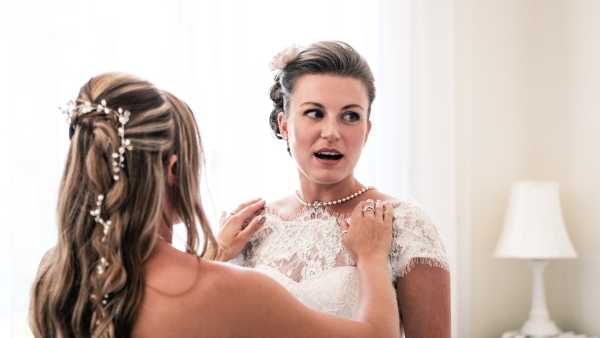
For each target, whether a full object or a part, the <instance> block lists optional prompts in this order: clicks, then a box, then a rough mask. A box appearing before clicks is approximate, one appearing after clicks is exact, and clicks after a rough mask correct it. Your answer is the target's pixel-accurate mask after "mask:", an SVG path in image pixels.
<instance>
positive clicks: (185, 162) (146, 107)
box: [30, 73, 399, 338]
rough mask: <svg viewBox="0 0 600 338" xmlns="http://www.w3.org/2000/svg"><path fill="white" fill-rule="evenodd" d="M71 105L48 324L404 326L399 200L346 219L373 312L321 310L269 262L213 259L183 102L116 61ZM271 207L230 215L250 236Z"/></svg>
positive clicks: (48, 260)
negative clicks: (267, 266) (398, 281)
mask: <svg viewBox="0 0 600 338" xmlns="http://www.w3.org/2000/svg"><path fill="white" fill-rule="evenodd" d="M64 112H65V114H66V117H67V119H68V121H69V137H70V146H69V152H68V156H67V161H66V164H65V169H64V173H63V177H62V181H61V184H60V192H59V196H58V220H57V221H58V239H57V242H56V245H55V246H54V247H53V248H52V249H51V250H50V251H48V253H47V254H46V255H45V257H44V258H43V259H42V262H41V264H40V267H39V272H38V275H37V277H36V280H35V282H34V284H33V290H32V297H31V305H30V326H31V330H32V332H33V335H34V336H35V337H38V338H41V337H45V338H72V337H94V338H115V337H119V338H122V337H144V338H154V337H156V338H159V337H160V338H167V337H178V338H186V337H190V338H191V337H200V338H203V337H211V338H213V337H224V338H227V337H260V338H268V337H291V338H293V337H316V338H318V337H356V338H359V337H378V338H387V337H398V335H399V331H398V326H397V325H398V323H397V317H398V315H397V311H396V303H395V299H394V298H393V289H392V288H391V286H390V285H388V284H387V283H385V282H382V280H384V278H385V276H387V275H388V274H389V268H388V266H387V262H386V252H387V251H388V250H389V246H390V243H391V221H392V216H391V209H387V210H384V208H383V206H380V207H378V208H377V209H376V210H375V213H374V214H368V215H365V214H363V213H362V211H361V210H362V209H361V207H360V206H359V207H358V208H357V210H356V212H354V213H353V215H352V221H351V225H348V227H346V228H345V230H344V233H345V235H344V245H345V246H346V247H347V248H348V250H349V251H350V252H351V253H352V255H354V257H355V259H356V260H357V261H358V270H359V274H360V278H361V281H360V287H361V291H362V295H361V297H360V304H361V311H360V312H359V313H357V314H356V316H355V317H354V318H353V320H348V319H343V318H339V317H335V316H332V315H330V314H324V313H320V312H317V311H315V310H314V309H310V308H308V307H306V306H304V305H303V304H302V303H300V302H299V301H297V300H296V299H295V298H294V297H293V296H292V295H290V294H289V293H288V292H286V290H285V289H284V288H283V287H281V286H280V285H279V284H277V283H276V282H274V281H273V280H271V279H269V278H268V277H266V276H264V275H263V274H261V273H258V272H254V271H251V270H248V269H243V268H238V267H233V266H229V265H227V264H223V263H218V262H214V261H211V259H213V258H215V257H217V256H221V255H222V251H223V250H222V249H221V248H219V246H218V245H217V242H216V240H215V237H214V236H213V234H212V232H211V229H210V225H209V223H208V221H207V217H206V215H205V212H204V209H203V208H202V203H201V199H200V195H199V191H200V189H199V179H198V177H199V175H200V171H201V168H202V163H203V153H202V144H201V141H200V135H199V133H198V127H197V125H196V121H195V120H194V115H193V114H192V111H191V110H190V108H189V107H188V106H187V105H186V104H185V103H184V102H182V101H181V100H179V99H178V98H177V97H175V96H174V95H172V94H170V93H168V92H165V91H162V90H160V89H158V88H156V87H155V86H154V85H152V84H151V83H149V82H147V81H144V80H141V79H138V78H136V77H133V76H130V75H125V74H113V73H109V74H101V75H98V76H96V77H93V78H92V79H90V80H89V81H88V82H87V83H85V85H84V86H83V87H82V88H81V91H80V92H79V95H78V96H77V98H76V100H75V101H73V102H71V104H70V105H69V106H68V107H66V109H65V110H64ZM65 136H66V135H65ZM263 207H264V201H249V202H246V203H244V204H242V205H241V206H240V208H239V209H238V210H236V211H235V212H233V213H232V214H231V216H230V217H228V219H227V220H226V222H225V225H226V226H227V227H229V228H239V227H242V225H246V224H247V226H245V228H244V230H243V231H241V232H239V233H238V237H239V238H242V237H247V238H250V236H251V235H252V234H253V233H254V231H255V230H256V229H258V228H259V225H260V224H261V222H262V218H261V217H260V216H256V214H257V212H259V211H260V210H262V209H263ZM175 223H183V224H184V225H185V227H186V230H187V241H186V243H187V251H186V252H182V251H179V250H177V249H175V248H173V247H172V246H171V239H172V226H173V224H175ZM197 226H199V227H200V229H201V231H202V235H203V236H202V237H203V244H202V245H201V247H202V249H201V250H198V249H199V246H200V244H199V243H200V238H199V237H200V236H199V233H198V230H197ZM207 243H211V245H210V249H209V247H208V245H207Z"/></svg>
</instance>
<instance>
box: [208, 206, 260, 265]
mask: <svg viewBox="0 0 600 338" xmlns="http://www.w3.org/2000/svg"><path fill="white" fill-rule="evenodd" d="M264 208H265V201H264V200H263V199H260V198H259V199H254V200H250V201H248V202H245V203H242V204H240V205H239V206H238V207H237V209H236V210H235V211H233V212H231V213H230V214H229V215H223V216H222V217H221V222H220V223H221V229H220V230H219V234H218V236H217V242H218V244H219V247H220V250H219V253H218V255H217V259H218V260H221V261H228V260H230V259H232V258H234V257H236V256H237V255H239V254H240V252H242V250H243V249H244V246H246V243H248V241H249V240H250V238H252V235H253V234H254V233H255V232H256V231H257V230H258V229H260V227H261V226H262V225H263V224H264V223H265V216H264V215H262V214H261V213H262V211H263V210H264Z"/></svg>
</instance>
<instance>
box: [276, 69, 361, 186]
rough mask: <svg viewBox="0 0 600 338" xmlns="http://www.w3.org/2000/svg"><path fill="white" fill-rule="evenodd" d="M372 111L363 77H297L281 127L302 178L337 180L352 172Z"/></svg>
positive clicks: (280, 116) (333, 182)
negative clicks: (369, 114) (369, 110)
mask: <svg viewBox="0 0 600 338" xmlns="http://www.w3.org/2000/svg"><path fill="white" fill-rule="evenodd" d="M368 109H369V99H368V96H367V90H366V88H365V86H364V85H363V84H362V82H361V81H360V80H357V79H354V78H351V77H344V76H338V75H325V74H309V75H303V76H301V77H299V78H298V79H297V80H296V83H295V88H294V92H293V93H292V95H291V97H290V102H289V113H288V115H287V116H285V115H284V114H283V113H280V114H279V127H280V131H281V134H282V135H283V137H284V138H287V140H288V142H289V146H290V150H291V153H292V156H293V157H294V159H295V160H296V162H297V165H298V168H299V170H300V171H301V172H302V174H303V175H304V177H306V178H307V179H309V180H310V181H312V182H315V183H318V184H335V183H338V182H340V181H342V180H343V179H345V178H347V177H349V176H350V175H352V174H353V171H354V167H355V166H356V163H357V162H358V159H359V158H360V153H361V151H362V148H363V146H364V145H365V142H366V141H367V137H368V135H369V131H370V129H371V122H370V121H369V120H368Z"/></svg>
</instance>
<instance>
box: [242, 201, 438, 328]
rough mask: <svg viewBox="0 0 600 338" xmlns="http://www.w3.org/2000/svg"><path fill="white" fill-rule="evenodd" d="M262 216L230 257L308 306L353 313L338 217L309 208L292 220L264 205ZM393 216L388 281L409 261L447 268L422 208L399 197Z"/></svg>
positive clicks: (353, 275) (354, 287) (352, 272)
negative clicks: (238, 251)
mask: <svg viewBox="0 0 600 338" xmlns="http://www.w3.org/2000/svg"><path fill="white" fill-rule="evenodd" d="M265 215H266V220H265V224H264V225H263V227H262V228H261V229H260V230H259V231H258V232H256V234H254V236H253V238H252V239H251V240H250V242H249V243H248V245H247V246H246V248H245V249H244V250H243V252H242V254H240V256H238V257H237V258H236V259H234V260H233V261H232V262H233V263H236V264H238V265H242V266H246V267H251V268H254V269H256V270H259V271H261V272H263V273H265V274H267V275H268V276H270V277H271V278H273V279H275V280H276V281H278V282H279V283H280V284H282V285H283V286H284V287H285V288H286V289H288V291H290V292H291V293H292V294H294V295H295V296H296V297H297V298H298V299H300V301H302V302H303V303H304V304H306V305H307V306H310V307H312V308H314V309H317V310H319V311H324V312H327V313H331V314H335V315H339V316H342V317H346V318H350V317H352V314H353V312H354V310H355V309H356V307H357V306H358V300H359V290H360V288H359V279H358V271H357V270H356V267H355V265H356V264H355V262H354V260H353V258H352V256H351V255H350V254H349V252H348V251H347V250H346V249H345V248H344V246H343V245H342V242H341V229H340V225H339V224H340V218H341V216H339V215H333V214H331V213H329V212H328V211H326V210H325V209H319V210H318V211H314V210H313V209H312V208H307V209H305V210H303V211H302V212H301V213H300V214H299V215H297V216H296V217H293V218H292V219H285V218H284V217H281V216H280V215H278V214H277V212H276V210H273V209H269V208H267V210H266V212H265ZM394 217H395V220H394V224H393V232H392V237H393V242H392V248H391V252H390V256H389V257H390V264H391V271H392V275H391V276H390V277H391V278H390V280H391V281H396V280H397V279H398V278H402V277H403V276H405V275H406V274H407V273H408V272H409V271H410V269H411V267H412V266H413V265H414V264H429V265H434V266H439V267H442V268H444V269H448V263H447V260H446V253H445V250H444V247H443V245H442V242H441V240H440V237H439V235H438V232H437V229H436V227H435V226H434V224H433V223H432V222H431V221H430V219H429V218H428V217H427V216H426V215H425V213H424V212H423V211H422V210H421V208H419V207H418V206H416V205H415V204H413V203H410V202H405V201H398V202H395V204H394Z"/></svg>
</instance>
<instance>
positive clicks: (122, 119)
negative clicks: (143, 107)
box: [60, 100, 133, 305]
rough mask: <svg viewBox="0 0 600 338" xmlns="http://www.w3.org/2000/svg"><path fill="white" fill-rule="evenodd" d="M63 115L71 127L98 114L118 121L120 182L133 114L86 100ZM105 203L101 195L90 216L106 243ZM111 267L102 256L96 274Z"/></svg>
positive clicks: (115, 168)
mask: <svg viewBox="0 0 600 338" xmlns="http://www.w3.org/2000/svg"><path fill="white" fill-rule="evenodd" d="M60 109H61V111H62V113H63V114H65V116H66V120H67V122H68V123H69V125H72V124H73V122H75V121H76V120H77V118H79V117H80V116H82V115H85V114H89V113H93V112H98V113H102V114H104V115H109V114H113V115H114V116H115V117H116V118H117V121H118V122H119V126H118V128H117V133H118V134H119V139H120V145H119V149H118V151H117V152H113V153H112V155H111V156H112V178H113V179H114V180H115V181H118V180H119V175H120V172H121V168H124V167H125V150H133V146H132V145H131V141H130V140H129V139H127V138H125V125H126V124H127V122H129V117H130V115H131V113H130V112H129V111H128V110H124V109H123V108H121V107H119V108H117V109H116V110H115V109H112V108H109V107H108V106H107V104H106V100H102V101H100V103H92V102H89V101H85V100H75V101H73V100H72V101H69V102H68V103H67V104H66V105H65V106H64V107H61V108H60ZM103 202H104V195H103V194H99V195H98V197H97V198H96V208H95V209H93V210H91V211H90V215H91V216H92V217H93V218H94V221H95V222H96V224H100V225H102V242H106V241H107V239H108V235H109V232H110V230H111V226H112V221H111V220H110V219H107V220H105V219H103V218H102V204H103ZM108 266H109V261H108V260H107V259H106V257H104V256H102V255H100V260H99V262H98V264H97V265H96V273H97V274H98V275H103V274H104V272H105V271H106V268H108ZM109 298H110V294H109V293H106V294H104V295H103V296H102V301H101V302H102V305H107V304H108V301H109V300H110V299H109ZM90 299H91V300H92V301H94V302H95V301H97V300H98V297H97V296H96V295H95V294H91V296H90Z"/></svg>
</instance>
